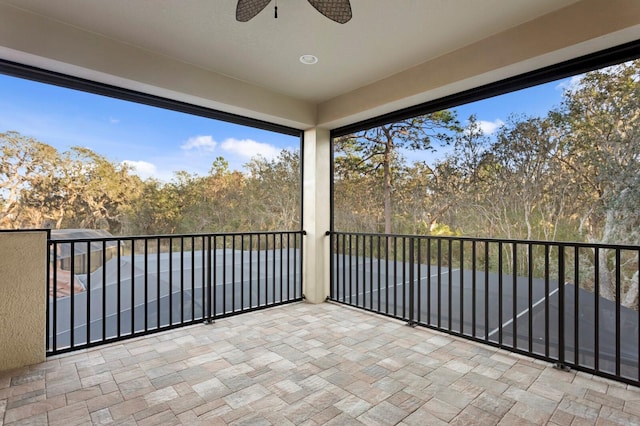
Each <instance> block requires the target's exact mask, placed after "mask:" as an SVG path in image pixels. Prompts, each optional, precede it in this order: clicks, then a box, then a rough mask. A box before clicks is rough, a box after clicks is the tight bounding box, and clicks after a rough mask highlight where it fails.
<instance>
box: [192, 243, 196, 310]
mask: <svg viewBox="0 0 640 426" xmlns="http://www.w3.org/2000/svg"><path fill="white" fill-rule="evenodd" d="M195 281H196V237H194V236H192V237H191V321H194V320H195V319H196V283H195Z"/></svg>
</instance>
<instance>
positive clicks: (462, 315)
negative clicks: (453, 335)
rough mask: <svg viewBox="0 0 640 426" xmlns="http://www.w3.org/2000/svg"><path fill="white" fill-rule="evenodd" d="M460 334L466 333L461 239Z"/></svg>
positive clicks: (462, 242) (462, 246)
mask: <svg viewBox="0 0 640 426" xmlns="http://www.w3.org/2000/svg"><path fill="white" fill-rule="evenodd" d="M459 244H460V268H459V270H460V290H459V291H460V334H464V241H462V240H461V241H460V242H459Z"/></svg>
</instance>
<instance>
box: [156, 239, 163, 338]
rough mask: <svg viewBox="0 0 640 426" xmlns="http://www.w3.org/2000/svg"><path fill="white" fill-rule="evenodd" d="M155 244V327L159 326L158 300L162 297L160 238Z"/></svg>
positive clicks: (159, 306)
mask: <svg viewBox="0 0 640 426" xmlns="http://www.w3.org/2000/svg"><path fill="white" fill-rule="evenodd" d="M156 241H157V246H158V252H157V253H156V262H157V263H156V310H157V312H156V329H159V328H160V321H161V318H160V311H161V305H160V300H161V299H162V298H161V297H160V295H161V294H162V293H161V291H162V289H161V288H160V277H161V275H160V259H161V252H162V242H161V240H160V238H158V239H157V240H156Z"/></svg>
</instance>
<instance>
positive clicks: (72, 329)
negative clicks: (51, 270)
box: [69, 242, 76, 348]
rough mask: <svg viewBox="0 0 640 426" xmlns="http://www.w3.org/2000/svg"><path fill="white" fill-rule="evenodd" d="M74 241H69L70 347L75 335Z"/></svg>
mask: <svg viewBox="0 0 640 426" xmlns="http://www.w3.org/2000/svg"><path fill="white" fill-rule="evenodd" d="M75 260H76V243H74V242H72V243H71V248H70V261H71V268H70V269H71V273H70V274H69V280H70V281H69V297H70V299H69V300H70V302H71V317H70V320H69V345H70V347H71V348H73V347H74V346H75V344H74V343H75V335H76V330H75V329H76V327H75V325H76V321H75V315H76V307H75V287H76V286H75V283H76V264H75Z"/></svg>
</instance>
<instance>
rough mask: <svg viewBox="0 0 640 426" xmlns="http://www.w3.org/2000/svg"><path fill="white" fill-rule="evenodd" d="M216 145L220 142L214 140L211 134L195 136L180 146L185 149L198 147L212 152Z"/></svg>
mask: <svg viewBox="0 0 640 426" xmlns="http://www.w3.org/2000/svg"><path fill="white" fill-rule="evenodd" d="M216 145H218V142H216V141H214V140H213V138H212V137H211V136H194V137H191V138H189V139H187V141H186V142H185V143H183V144H182V145H180V148H182V149H183V150H185V151H190V150H192V149H197V150H202V151H209V152H212V151H213V150H214V149H215V148H216Z"/></svg>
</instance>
